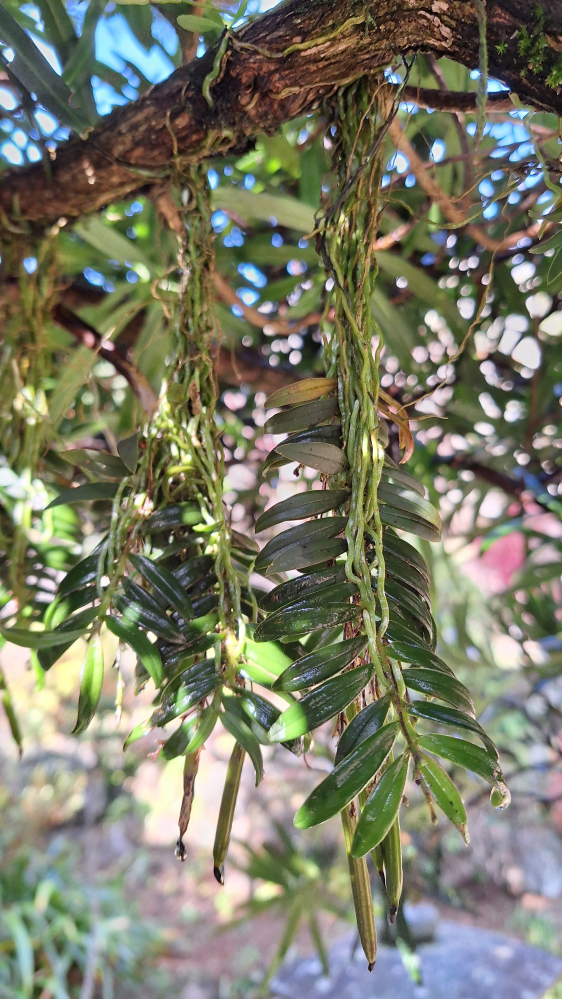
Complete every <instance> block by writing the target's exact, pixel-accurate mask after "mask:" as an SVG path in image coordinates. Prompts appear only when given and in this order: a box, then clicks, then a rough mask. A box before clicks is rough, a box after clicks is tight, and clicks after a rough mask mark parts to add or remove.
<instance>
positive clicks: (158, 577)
mask: <svg viewBox="0 0 562 999" xmlns="http://www.w3.org/2000/svg"><path fill="white" fill-rule="evenodd" d="M130 560H131V562H132V564H133V565H134V567H135V569H136V570H137V572H140V574H141V576H143V578H144V579H146V581H147V583H150V584H151V586H152V587H153V589H154V591H155V593H157V594H158V596H159V597H161V598H162V601H163V602H165V604H166V606H171V607H173V609H174V610H176V611H177V612H178V614H179V615H180V616H181V617H182V618H183V619H184V620H185V621H190V620H191V619H192V618H193V607H192V605H191V600H190V599H189V597H188V596H187V594H186V593H185V592H184V590H183V589H182V587H181V586H180V584H179V583H178V580H177V579H176V577H175V576H173V575H172V573H171V572H169V571H168V570H167V569H165V568H164V566H163V565H158V564H157V563H156V562H153V561H152V559H149V558H147V557H146V555H131V556H130Z"/></svg>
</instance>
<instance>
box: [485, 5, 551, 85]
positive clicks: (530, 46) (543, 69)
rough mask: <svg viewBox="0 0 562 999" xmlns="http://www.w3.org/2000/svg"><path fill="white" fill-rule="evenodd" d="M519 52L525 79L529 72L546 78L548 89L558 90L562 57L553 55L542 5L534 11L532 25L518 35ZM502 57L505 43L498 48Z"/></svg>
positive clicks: (505, 47) (522, 29)
mask: <svg viewBox="0 0 562 999" xmlns="http://www.w3.org/2000/svg"><path fill="white" fill-rule="evenodd" d="M515 37H516V39H517V52H518V53H519V56H520V57H521V59H522V60H523V62H524V65H523V67H522V68H521V70H520V73H521V76H523V77H525V76H526V74H527V71H528V70H531V72H532V73H535V74H536V75H537V76H544V77H545V83H546V85H547V87H552V88H553V89H556V88H557V87H559V86H561V85H562V56H555V54H554V53H553V51H552V49H551V47H550V44H549V41H548V37H547V33H546V17H545V12H544V10H543V8H542V7H541V5H540V4H537V5H536V7H534V9H533V20H532V25H531V26H530V27H527V25H525V26H524V27H523V28H521V29H520V30H519V31H518V32H517V33H516V36H515ZM496 48H497V51H498V53H499V54H500V55H503V54H504V53H505V51H506V49H507V45H506V44H505V43H501V44H500V45H497V46H496Z"/></svg>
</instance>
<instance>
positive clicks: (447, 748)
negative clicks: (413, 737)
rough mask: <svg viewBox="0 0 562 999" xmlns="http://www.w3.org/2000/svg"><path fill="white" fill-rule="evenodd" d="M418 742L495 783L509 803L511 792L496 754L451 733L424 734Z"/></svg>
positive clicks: (423, 746)
mask: <svg viewBox="0 0 562 999" xmlns="http://www.w3.org/2000/svg"><path fill="white" fill-rule="evenodd" d="M418 742H419V745H420V746H421V748H422V749H426V750H427V751H428V752H430V753H434V754H435V755H436V756H441V757H442V758H443V759H445V760H450V761H451V763H456V764H457V766H459V767H464V769H465V770H471V771H472V773H475V774H478V776H479V777H482V778H483V779H484V780H485V781H487V782H488V784H493V785H494V786H495V787H497V788H498V790H499V791H500V792H501V793H502V794H503V795H504V796H505V798H506V799H507V800H505V802H503V804H504V806H505V805H506V804H509V792H508V791H507V788H506V785H505V780H504V776H503V774H502V772H501V769H500V765H499V763H498V759H497V756H496V755H495V754H494V755H491V754H490V753H487V752H486V750H485V749H481V748H480V746H475V745H474V744H473V743H472V742H466V741H465V740H464V739H455V738H454V737H453V736H451V735H422V736H421V738H420V739H418Z"/></svg>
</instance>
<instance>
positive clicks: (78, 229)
mask: <svg viewBox="0 0 562 999" xmlns="http://www.w3.org/2000/svg"><path fill="white" fill-rule="evenodd" d="M74 232H75V233H76V234H77V235H78V236H80V237H81V238H82V239H84V240H85V241H86V242H87V243H89V244H90V246H93V247H94V249H95V250H99V252H100V253H103V255H104V257H107V259H108V260H117V261H118V263H120V264H135V263H137V264H144V266H145V267H146V268H148V270H149V271H150V270H152V266H153V265H152V264H151V262H150V260H149V259H148V257H147V256H146V255H145V254H144V253H143V252H142V250H141V249H140V247H139V246H138V245H137V244H136V243H135V242H134V241H133V240H132V239H128V238H127V236H122V235H121V233H120V232H118V231H117V229H116V228H115V226H112V225H106V223H105V222H102V220H101V219H99V218H90V219H88V220H87V221H85V222H79V223H75V225H74Z"/></svg>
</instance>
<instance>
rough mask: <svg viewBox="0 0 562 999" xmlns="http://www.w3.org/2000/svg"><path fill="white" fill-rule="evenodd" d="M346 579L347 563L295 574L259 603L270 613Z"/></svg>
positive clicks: (264, 596)
mask: <svg viewBox="0 0 562 999" xmlns="http://www.w3.org/2000/svg"><path fill="white" fill-rule="evenodd" d="M345 580H346V575H345V565H335V566H330V567H329V568H327V569H319V570H318V571H316V572H309V573H307V574H306V575H304V576H295V578H294V579H289V580H288V581H287V582H286V583H280V584H279V586H276V587H275V589H273V590H270V591H269V593H265V594H264V595H263V597H261V599H260V601H259V605H260V607H261V608H262V609H263V610H264V611H267V612H268V613H270V612H272V611H276V610H280V609H281V607H284V606H285V604H289V603H292V601H293V600H298V599H299V598H300V597H304V596H306V595H307V594H309V595H310V594H311V593H315V594H317V593H318V592H319V591H320V590H321V589H326V587H328V586H333V585H334V584H335V583H344V582H345Z"/></svg>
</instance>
